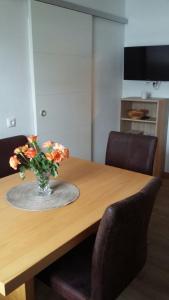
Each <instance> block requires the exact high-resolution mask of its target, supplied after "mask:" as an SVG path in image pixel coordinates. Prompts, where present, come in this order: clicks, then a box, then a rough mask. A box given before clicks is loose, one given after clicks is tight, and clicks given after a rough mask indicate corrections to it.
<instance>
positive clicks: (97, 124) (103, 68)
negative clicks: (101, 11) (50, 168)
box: [93, 18, 124, 162]
mask: <svg viewBox="0 0 169 300" xmlns="http://www.w3.org/2000/svg"><path fill="white" fill-rule="evenodd" d="M93 37H94V42H93V45H94V55H93V58H94V78H93V86H94V90H93V94H94V103H93V104H94V105H93V159H94V160H95V161H97V162H104V161H105V152H106V145H107V139H108V134H109V132H110V131H111V130H119V115H120V112H119V110H120V98H121V93H122V68H123V47H124V26H123V25H121V24H119V23H116V22H111V21H106V20H103V19H100V18H94V34H93Z"/></svg>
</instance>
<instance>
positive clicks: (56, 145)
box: [53, 143, 69, 158]
mask: <svg viewBox="0 0 169 300" xmlns="http://www.w3.org/2000/svg"><path fill="white" fill-rule="evenodd" d="M53 148H54V149H55V150H56V151H57V150H58V151H61V152H62V154H63V157H64V158H68V157H69V149H68V148H66V147H64V146H63V145H61V144H59V143H54V147H53Z"/></svg>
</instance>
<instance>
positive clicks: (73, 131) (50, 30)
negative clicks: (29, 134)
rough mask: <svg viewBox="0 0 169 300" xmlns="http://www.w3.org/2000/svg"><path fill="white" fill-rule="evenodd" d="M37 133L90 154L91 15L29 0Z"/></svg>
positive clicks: (79, 153)
mask: <svg viewBox="0 0 169 300" xmlns="http://www.w3.org/2000/svg"><path fill="white" fill-rule="evenodd" d="M31 9H32V40H33V61H34V83H35V104H36V106H35V109H36V120H37V134H38V135H39V136H40V139H41V140H48V139H52V140H54V141H58V142H60V143H63V144H65V145H66V146H68V147H69V148H70V152H71V155H73V156H78V157H81V158H86V159H90V158H91V74H92V72H91V66H92V17H91V16H89V15H86V14H83V13H79V12H75V11H71V10H67V9H64V8H60V7H57V6H54V5H49V4H44V3H40V2H36V1H34V2H32V8H31Z"/></svg>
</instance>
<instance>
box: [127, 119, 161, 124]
mask: <svg viewBox="0 0 169 300" xmlns="http://www.w3.org/2000/svg"><path fill="white" fill-rule="evenodd" d="M121 121H128V122H138V123H150V124H156V122H157V121H156V118H149V119H146V120H144V119H132V118H121Z"/></svg>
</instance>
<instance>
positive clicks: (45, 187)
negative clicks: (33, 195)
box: [36, 173, 52, 196]
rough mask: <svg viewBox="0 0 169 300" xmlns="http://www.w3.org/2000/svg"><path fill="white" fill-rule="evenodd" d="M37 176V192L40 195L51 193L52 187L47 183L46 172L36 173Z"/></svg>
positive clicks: (47, 175)
mask: <svg viewBox="0 0 169 300" xmlns="http://www.w3.org/2000/svg"><path fill="white" fill-rule="evenodd" d="M36 177H37V186H38V194H39V195H40V196H47V195H50V194H51V193H52V189H51V187H50V185H49V177H50V175H49V174H48V173H42V174H39V175H36Z"/></svg>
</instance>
